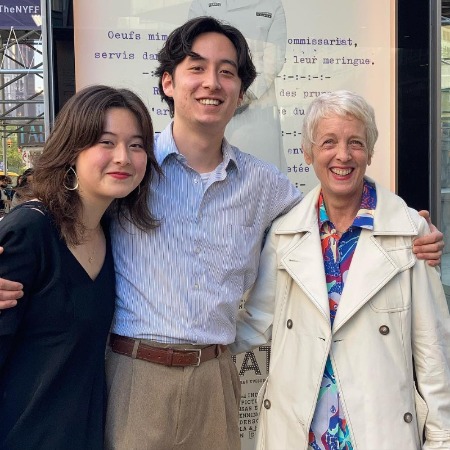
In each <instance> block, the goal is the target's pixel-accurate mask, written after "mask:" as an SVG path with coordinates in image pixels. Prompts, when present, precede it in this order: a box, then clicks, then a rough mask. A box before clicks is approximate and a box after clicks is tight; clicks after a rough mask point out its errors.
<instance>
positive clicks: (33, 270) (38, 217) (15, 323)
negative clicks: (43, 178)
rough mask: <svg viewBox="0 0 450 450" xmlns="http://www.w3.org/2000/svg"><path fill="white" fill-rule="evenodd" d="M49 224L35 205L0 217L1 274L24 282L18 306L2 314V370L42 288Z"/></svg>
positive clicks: (0, 344) (0, 358)
mask: <svg viewBox="0 0 450 450" xmlns="http://www.w3.org/2000/svg"><path fill="white" fill-rule="evenodd" d="M49 227H50V224H49V221H48V219H47V217H46V216H45V215H43V213H42V212H41V211H39V210H37V209H32V208H20V209H18V210H17V211H15V210H14V211H12V212H11V213H9V214H8V215H6V216H5V217H4V218H3V219H2V220H1V221H0V245H1V246H3V247H4V252H3V253H2V254H1V255H0V277H1V278H5V279H7V280H12V281H18V282H20V283H22V284H23V286H24V289H23V290H24V296H23V297H22V298H21V299H20V300H19V301H18V304H17V306H15V307H14V308H10V309H7V310H2V311H1V314H0V372H1V370H2V366H3V364H4V362H5V359H6V357H7V355H8V352H9V350H10V348H11V345H12V343H13V341H14V335H15V333H16V332H17V329H18V327H19V325H20V322H21V320H22V318H23V315H24V313H25V311H26V309H27V305H28V303H29V301H30V298H32V296H33V293H34V292H36V290H38V289H39V287H38V286H37V280H39V278H40V274H41V273H42V271H45V264H43V262H44V256H45V250H44V249H45V241H46V240H47V239H48V233H49V231H50V230H49Z"/></svg>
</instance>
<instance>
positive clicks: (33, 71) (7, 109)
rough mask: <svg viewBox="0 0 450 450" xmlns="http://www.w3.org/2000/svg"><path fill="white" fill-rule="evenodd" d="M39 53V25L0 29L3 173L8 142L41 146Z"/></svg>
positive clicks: (42, 102)
mask: <svg viewBox="0 0 450 450" xmlns="http://www.w3.org/2000/svg"><path fill="white" fill-rule="evenodd" d="M43 53H44V52H43V42H42V31H41V30H40V29H37V30H29V31H27V30H14V28H11V29H10V30H0V134H1V144H2V150H3V168H2V170H0V172H4V173H5V174H6V172H7V170H8V161H7V148H8V145H9V146H10V147H11V144H14V146H17V149H18V151H19V150H21V151H22V152H29V153H30V152H32V151H33V149H34V150H37V149H40V148H42V145H43V143H44V140H45V121H44V117H45V114H44V108H45V96H44V91H45V90H44V87H45V80H44V54H43ZM26 154H28V153H26ZM30 154H31V153H30ZM30 163H31V161H28V164H27V165H30Z"/></svg>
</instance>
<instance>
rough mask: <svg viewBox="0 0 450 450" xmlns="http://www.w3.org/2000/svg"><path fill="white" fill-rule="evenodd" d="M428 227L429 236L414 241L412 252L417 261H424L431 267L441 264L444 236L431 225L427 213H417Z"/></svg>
mask: <svg viewBox="0 0 450 450" xmlns="http://www.w3.org/2000/svg"><path fill="white" fill-rule="evenodd" d="M419 214H420V215H421V216H422V217H424V218H425V219H426V221H427V222H428V225H429V226H430V231H431V232H430V234H427V235H426V236H422V237H420V238H417V239H415V240H414V243H413V252H414V253H415V254H416V256H417V258H419V259H426V260H427V264H428V265H429V266H431V267H435V266H438V265H439V264H440V263H441V256H442V250H443V249H444V235H443V234H442V233H441V232H440V231H439V230H438V229H437V228H436V227H435V226H434V225H433V224H432V223H431V220H430V213H429V212H428V211H419Z"/></svg>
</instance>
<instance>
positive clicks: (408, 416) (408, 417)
mask: <svg viewBox="0 0 450 450" xmlns="http://www.w3.org/2000/svg"><path fill="white" fill-rule="evenodd" d="M403 420H404V421H405V422H406V423H411V422H412V420H413V416H412V414H411V413H409V412H408V413H406V414H405V415H404V416H403Z"/></svg>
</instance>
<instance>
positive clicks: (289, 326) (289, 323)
mask: <svg viewBox="0 0 450 450" xmlns="http://www.w3.org/2000/svg"><path fill="white" fill-rule="evenodd" d="M286 326H287V327H288V328H289V329H291V328H292V320H291V319H289V320H288V321H287V322H286Z"/></svg>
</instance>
